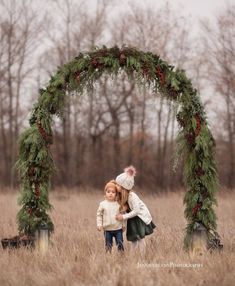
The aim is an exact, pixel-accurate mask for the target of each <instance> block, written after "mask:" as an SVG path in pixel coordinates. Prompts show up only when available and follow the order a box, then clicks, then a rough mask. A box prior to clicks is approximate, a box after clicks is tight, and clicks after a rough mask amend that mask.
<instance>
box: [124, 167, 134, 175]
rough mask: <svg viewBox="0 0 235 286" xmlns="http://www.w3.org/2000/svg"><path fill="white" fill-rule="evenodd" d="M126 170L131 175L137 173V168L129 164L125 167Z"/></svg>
mask: <svg viewBox="0 0 235 286" xmlns="http://www.w3.org/2000/svg"><path fill="white" fill-rule="evenodd" d="M124 172H125V173H127V174H128V175H129V176H133V177H135V175H136V169H135V167H134V166H132V165H131V166H128V167H126V168H125V169H124Z"/></svg>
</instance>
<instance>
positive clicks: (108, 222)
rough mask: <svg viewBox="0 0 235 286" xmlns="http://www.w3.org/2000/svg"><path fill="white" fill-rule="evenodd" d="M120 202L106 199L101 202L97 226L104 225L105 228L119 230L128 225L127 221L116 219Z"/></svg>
mask: <svg viewBox="0 0 235 286" xmlns="http://www.w3.org/2000/svg"><path fill="white" fill-rule="evenodd" d="M119 207H120V205H119V203H118V202H116V201H114V202H111V201H108V200H104V201H102V202H100V204H99V207H98V210H97V227H98V226H102V227H103V228H104V230H118V229H121V228H123V227H124V226H125V225H126V222H125V221H118V220H116V218H115V216H116V215H117V214H118V213H119Z"/></svg>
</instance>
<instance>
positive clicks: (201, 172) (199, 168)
mask: <svg viewBox="0 0 235 286" xmlns="http://www.w3.org/2000/svg"><path fill="white" fill-rule="evenodd" d="M195 173H196V175H197V176H198V177H201V176H203V175H205V171H204V170H203V169H202V168H201V167H198V168H197V169H196V170H195Z"/></svg>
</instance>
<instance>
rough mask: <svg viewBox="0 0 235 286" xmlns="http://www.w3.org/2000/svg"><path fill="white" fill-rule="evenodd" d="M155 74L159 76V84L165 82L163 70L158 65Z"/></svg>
mask: <svg viewBox="0 0 235 286" xmlns="http://www.w3.org/2000/svg"><path fill="white" fill-rule="evenodd" d="M156 75H157V77H158V78H159V80H160V83H161V85H164V84H165V82H166V79H165V74H164V73H163V71H162V69H161V68H160V67H157V68H156Z"/></svg>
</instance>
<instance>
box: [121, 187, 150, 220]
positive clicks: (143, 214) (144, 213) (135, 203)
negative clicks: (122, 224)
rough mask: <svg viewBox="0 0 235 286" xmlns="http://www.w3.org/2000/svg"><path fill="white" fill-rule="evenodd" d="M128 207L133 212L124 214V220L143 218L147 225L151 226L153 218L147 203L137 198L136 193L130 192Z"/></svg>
mask: <svg viewBox="0 0 235 286" xmlns="http://www.w3.org/2000/svg"><path fill="white" fill-rule="evenodd" d="M128 205H129V207H130V209H131V212H129V213H127V214H124V215H123V219H125V220H126V219H129V218H132V217H135V216H138V217H139V218H141V219H142V220H143V221H144V222H145V223H146V224H150V222H151V221H152V216H151V214H150V212H149V210H148V208H147V207H146V205H145V203H144V202H143V201H142V200H141V199H140V198H139V197H138V196H137V194H136V193H134V192H132V191H130V193H129V196H128Z"/></svg>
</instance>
